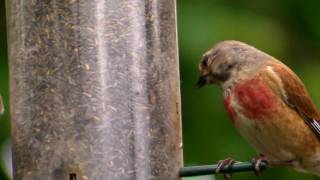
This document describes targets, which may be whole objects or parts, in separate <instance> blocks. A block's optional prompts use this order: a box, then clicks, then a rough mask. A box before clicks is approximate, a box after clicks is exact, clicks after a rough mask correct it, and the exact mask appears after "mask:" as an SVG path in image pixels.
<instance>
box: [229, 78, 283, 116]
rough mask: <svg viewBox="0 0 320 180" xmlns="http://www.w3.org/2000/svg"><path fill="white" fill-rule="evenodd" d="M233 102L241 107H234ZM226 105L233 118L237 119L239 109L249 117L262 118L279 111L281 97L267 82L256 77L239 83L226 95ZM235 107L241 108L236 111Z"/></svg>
mask: <svg viewBox="0 0 320 180" xmlns="http://www.w3.org/2000/svg"><path fill="white" fill-rule="evenodd" d="M231 96H232V98H230V97H231ZM231 101H236V103H231ZM232 104H237V105H238V106H239V107H233V106H232ZM224 105H225V107H226V109H227V111H228V113H229V115H230V117H231V118H232V119H233V120H235V119H236V112H238V111H241V113H242V114H243V115H245V116H246V117H247V118H250V119H257V120H260V119H265V118H268V117H270V116H272V115H275V114H274V113H277V112H279V111H280V108H281V99H280V97H277V96H276V94H275V93H274V91H273V90H272V89H271V87H269V86H268V84H267V83H265V82H263V81H262V80H261V79H260V78H258V77H255V78H252V79H250V80H247V81H244V82H241V83H239V84H237V85H236V86H235V87H234V88H233V90H232V92H231V95H230V96H229V97H225V99H224ZM235 108H239V109H237V111H236V110H235Z"/></svg>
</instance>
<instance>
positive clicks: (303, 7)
mask: <svg viewBox="0 0 320 180" xmlns="http://www.w3.org/2000/svg"><path fill="white" fill-rule="evenodd" d="M0 3H1V4H0V93H1V94H2V95H3V98H4V101H5V106H6V108H7V109H8V64H7V52H6V50H7V45H6V27H5V4H4V1H3V0H1V1H0ZM177 5H178V6H177V8H178V13H177V15H178V33H179V52H180V67H181V70H180V71H181V87H182V111H183V138H184V158H185V164H186V165H196V164H197V165H198V164H213V163H216V162H217V161H218V160H220V159H224V158H226V157H232V158H235V159H237V160H241V161H247V160H251V159H252V157H254V156H255V151H254V150H253V149H252V148H251V147H250V145H249V144H248V143H247V142H246V141H245V140H244V139H242V138H241V137H240V136H239V134H238V132H237V131H236V129H235V128H234V127H233V126H232V124H231V122H230V121H229V120H228V118H227V114H226V112H225V110H224V109H223V105H222V98H221V94H220V91H219V89H218V88H217V87H214V86H209V87H205V88H203V89H201V90H198V89H196V88H195V82H196V80H197V78H198V68H197V67H198V66H197V65H198V62H199V60H200V58H201V56H202V54H203V53H204V52H205V51H206V50H207V49H209V48H211V47H212V45H213V44H215V43H217V42H219V41H222V40H226V39H235V40H240V41H244V42H247V43H249V44H252V45H254V46H256V47H257V48H259V49H261V50H263V51H265V52H267V53H269V54H271V55H273V56H275V57H276V58H278V59H281V60H282V61H283V62H284V63H286V64H287V65H289V66H290V67H291V68H292V69H293V70H294V71H295V72H296V73H297V74H298V75H299V76H300V77H301V79H302V80H303V81H304V82H305V84H306V86H307V88H308V89H309V92H310V94H311V96H312V98H313V99H314V100H315V102H316V104H317V105H318V107H319V106H320V93H319V91H320V83H318V81H317V79H319V76H320V71H319V67H320V14H319V10H318V9H319V7H320V6H319V5H320V1H317V0H313V1H311V0H309V1H300V0H265V1H256V0H201V1H199V0H178V2H177ZM9 134H10V125H9V115H8V111H6V114H5V116H4V117H3V118H2V119H1V120H0V151H3V149H4V148H5V147H4V145H6V144H8V139H9ZM1 154H3V152H1ZM3 162H4V159H3V156H2V160H1V161H0V165H2V170H0V179H1V180H2V179H8V177H7V176H6V171H5V168H3V167H4V166H3V164H4V163H3ZM271 178H272V179H273V180H278V179H279V180H280V179H281V180H282V179H290V180H300V179H304V180H312V179H318V178H317V177H315V176H312V175H308V174H303V173H298V172H296V171H294V170H292V169H290V168H273V169H270V170H268V171H267V172H266V173H264V174H263V176H262V177H261V178H260V179H271ZM234 179H237V180H244V179H256V177H255V176H254V175H253V173H239V174H236V175H234Z"/></svg>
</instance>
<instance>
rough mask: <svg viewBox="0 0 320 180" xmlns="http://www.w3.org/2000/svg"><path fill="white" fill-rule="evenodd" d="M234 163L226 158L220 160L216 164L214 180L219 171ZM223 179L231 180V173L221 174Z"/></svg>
mask: <svg viewBox="0 0 320 180" xmlns="http://www.w3.org/2000/svg"><path fill="white" fill-rule="evenodd" d="M235 162H236V161H234V160H233V159H231V158H227V159H224V160H220V161H219V162H218V164H217V168H216V179H218V178H217V175H218V174H220V172H221V170H222V169H223V168H224V167H225V166H230V165H233V164H234V163H235ZM223 175H224V177H225V178H226V179H227V180H231V178H232V173H224V174H223Z"/></svg>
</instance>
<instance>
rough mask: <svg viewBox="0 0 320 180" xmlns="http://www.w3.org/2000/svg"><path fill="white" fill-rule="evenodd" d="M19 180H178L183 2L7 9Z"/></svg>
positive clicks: (39, 3)
mask: <svg viewBox="0 0 320 180" xmlns="http://www.w3.org/2000/svg"><path fill="white" fill-rule="evenodd" d="M6 3H7V4H6V5H7V19H8V33H9V37H8V42H9V57H10V94H11V95H10V96H11V115H12V141H13V163H14V179H24V180H29V179H30V180H31V179H32V180H33V179H46V180H50V179H54V180H56V179H65V180H67V179H68V180H69V179H70V180H87V179H90V180H91V179H97V180H102V179H103V180H147V179H159V180H163V179H179V177H178V176H179V168H180V167H181V166H182V142H181V124H180V89H179V85H180V82H179V70H178V53H177V34H176V12H175V11H176V9H175V8H176V6H175V4H176V3H175V0H7V2H6Z"/></svg>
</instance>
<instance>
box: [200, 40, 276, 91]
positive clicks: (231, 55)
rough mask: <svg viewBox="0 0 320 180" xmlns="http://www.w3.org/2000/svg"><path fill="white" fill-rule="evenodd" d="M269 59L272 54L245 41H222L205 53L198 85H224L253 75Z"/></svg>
mask: <svg viewBox="0 0 320 180" xmlns="http://www.w3.org/2000/svg"><path fill="white" fill-rule="evenodd" d="M268 59H270V56H268V55H267V54H265V53H263V52H261V51H259V50H257V49H256V48H254V47H252V46H249V45H247V44H245V43H242V42H239V41H233V40H228V41H223V42H220V43H218V44H217V45H215V46H214V47H213V48H212V49H210V50H209V51H207V52H206V53H205V54H204V55H203V57H202V60H201V62H200V64H199V69H200V78H199V80H198V83H197V86H198V87H203V86H204V85H206V84H217V85H219V86H220V87H223V86H224V85H226V84H230V83H233V82H236V81H237V80H239V79H241V78H244V77H246V76H250V75H253V74H252V73H254V71H255V70H257V68H259V67H260V66H261V65H262V64H263V63H264V62H266V61H267V60H268Z"/></svg>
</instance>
